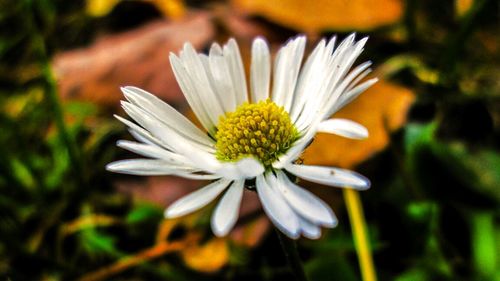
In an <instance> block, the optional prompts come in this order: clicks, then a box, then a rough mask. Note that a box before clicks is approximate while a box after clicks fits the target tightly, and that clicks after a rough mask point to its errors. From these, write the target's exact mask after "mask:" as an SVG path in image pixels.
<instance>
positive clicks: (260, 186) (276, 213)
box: [256, 175, 300, 239]
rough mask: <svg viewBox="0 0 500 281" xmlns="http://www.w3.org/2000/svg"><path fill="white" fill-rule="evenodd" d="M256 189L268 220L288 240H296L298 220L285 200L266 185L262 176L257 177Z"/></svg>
mask: <svg viewBox="0 0 500 281" xmlns="http://www.w3.org/2000/svg"><path fill="white" fill-rule="evenodd" d="M271 176H272V175H271ZM256 187H257V194H258V195H259V198H260V201H261V203H262V207H263V208H264V211H265V212H266V214H267V216H268V217H269V219H270V220H271V221H272V222H273V224H274V225H275V226H276V227H277V228H278V229H279V230H280V231H281V232H283V233H284V234H286V235H287V236H288V237H290V238H293V239H297V238H298V237H299V235H300V225H299V219H298V217H297V215H296V214H295V213H294V212H293V210H292V209H291V208H290V206H288V204H287V202H286V201H285V199H283V197H282V196H281V194H279V192H277V191H276V190H274V189H273V188H272V187H271V186H269V185H268V183H267V181H266V179H265V178H264V176H262V175H261V176H258V177H257V179H256Z"/></svg>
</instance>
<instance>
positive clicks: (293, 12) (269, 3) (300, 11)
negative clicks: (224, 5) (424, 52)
mask: <svg viewBox="0 0 500 281" xmlns="http://www.w3.org/2000/svg"><path fill="white" fill-rule="evenodd" d="M232 3H233V5H234V6H235V7H236V8H238V9H241V10H242V11H244V12H248V13H250V14H256V15H260V16H263V17H265V18H267V19H269V20H271V21H274V22H276V23H279V24H282V25H284V26H287V27H290V28H293V29H296V30H300V31H305V32H318V31H321V30H327V29H336V30H351V29H356V30H369V29H373V28H376V27H379V26H383V25H389V24H394V23H396V22H397V21H399V20H400V19H401V17H402V15H403V3H402V1H401V0H351V1H346V0H336V1H331V0H316V1H303V0H232Z"/></svg>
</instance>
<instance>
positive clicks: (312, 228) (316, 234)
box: [299, 216, 321, 239]
mask: <svg viewBox="0 0 500 281" xmlns="http://www.w3.org/2000/svg"><path fill="white" fill-rule="evenodd" d="M299 223H300V230H301V232H302V234H303V235H304V236H305V237H307V238H309V239H318V238H320V237H321V227H319V226H318V225H315V224H314V223H312V222H310V221H308V220H307V219H305V218H301V217H300V216H299Z"/></svg>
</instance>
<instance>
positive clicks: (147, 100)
mask: <svg viewBox="0 0 500 281" xmlns="http://www.w3.org/2000/svg"><path fill="white" fill-rule="evenodd" d="M121 89H122V91H123V93H124V94H125V97H126V98H127V99H128V100H129V101H130V102H132V103H133V104H136V105H138V106H140V107H142V108H143V109H145V110H146V111H148V112H150V113H151V115H153V116H154V117H156V118H157V119H158V120H159V121H161V122H164V123H165V124H166V125H168V126H170V127H172V128H173V129H174V130H175V131H177V132H178V133H180V134H182V135H184V136H186V137H189V138H191V139H193V140H196V141H197V142H200V143H202V144H205V145H209V146H210V145H212V141H211V140H210V139H209V138H208V136H207V135H206V134H205V133H203V132H202V131H201V130H200V129H198V128H197V127H196V126H195V125H194V124H193V123H192V122H191V121H189V120H188V119H187V118H186V117H185V116H184V115H182V114H180V113H179V112H178V111H177V110H175V109H174V108H173V107H171V106H170V105H168V104H167V103H165V102H163V101H162V100H160V99H159V98H157V97H156V96H154V95H152V94H151V93H148V92H146V91H144V90H142V89H139V88H136V87H122V88H121Z"/></svg>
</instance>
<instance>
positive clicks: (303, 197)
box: [275, 171, 337, 227]
mask: <svg viewBox="0 0 500 281" xmlns="http://www.w3.org/2000/svg"><path fill="white" fill-rule="evenodd" d="M275 185H276V186H277V187H278V188H279V190H280V191H281V194H282V195H283V197H285V199H286V200H287V201H288V203H289V205H290V206H291V207H292V209H294V210H295V212H296V213H298V214H299V215H301V216H303V217H304V218H306V219H308V220H309V221H311V222H312V223H315V224H321V225H323V226H327V227H334V226H335V225H337V218H336V217H335V214H334V213H333V211H332V209H330V207H329V206H328V205H327V204H326V203H325V202H323V201H322V200H321V199H319V198H318V197H316V195H314V194H312V193H311V192H309V191H308V190H306V189H304V188H302V187H300V186H297V185H296V184H294V183H293V182H292V181H291V180H290V179H289V178H288V177H287V176H286V175H285V173H283V172H281V171H279V172H278V181H277V182H276V184H275Z"/></svg>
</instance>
